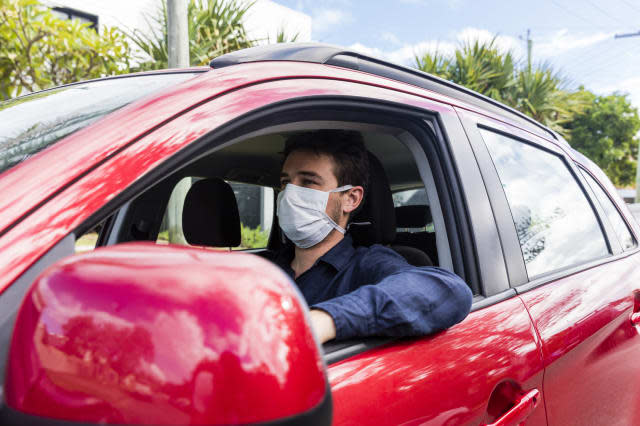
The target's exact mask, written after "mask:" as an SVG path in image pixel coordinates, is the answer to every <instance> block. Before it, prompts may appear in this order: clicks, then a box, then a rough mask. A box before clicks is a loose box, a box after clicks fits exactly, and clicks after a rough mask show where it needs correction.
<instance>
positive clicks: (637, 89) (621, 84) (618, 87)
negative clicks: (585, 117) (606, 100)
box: [592, 77, 640, 108]
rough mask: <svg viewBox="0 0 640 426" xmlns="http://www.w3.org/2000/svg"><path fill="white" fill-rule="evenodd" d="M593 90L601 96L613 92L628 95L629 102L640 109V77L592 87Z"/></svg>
mask: <svg viewBox="0 0 640 426" xmlns="http://www.w3.org/2000/svg"><path fill="white" fill-rule="evenodd" d="M592 88H593V90H594V91H595V92H596V93H598V94H600V95H610V94H611V93H613V92H618V93H628V94H629V98H628V99H629V100H630V101H631V103H632V104H633V105H634V106H635V107H638V108H640V77H630V78H627V79H624V80H621V81H618V82H616V83H614V84H610V85H600V86H597V85H596V86H592Z"/></svg>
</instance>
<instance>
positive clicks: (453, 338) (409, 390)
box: [329, 297, 546, 426]
mask: <svg viewBox="0 0 640 426" xmlns="http://www.w3.org/2000/svg"><path fill="white" fill-rule="evenodd" d="M537 340H538V339H537V336H536V332H535V330H534V328H533V326H532V324H531V320H530V318H529V315H528V313H527V311H526V309H525V308H524V305H523V304H522V301H521V300H520V299H519V298H517V297H514V298H512V299H509V300H507V301H504V302H502V303H498V304H496V305H493V306H490V307H488V308H485V309H482V310H479V311H476V312H473V313H471V314H470V315H469V317H467V318H466V319H465V320H464V321H463V322H462V323H460V324H457V325H455V326H453V327H451V328H450V329H448V330H446V331H444V332H441V333H439V334H437V335H435V336H432V337H428V338H424V339H420V340H417V341H416V340H408V341H406V342H404V343H397V344H394V345H392V346H388V347H386V348H381V349H375V350H371V351H368V352H365V353H364V354H362V355H359V356H356V357H353V358H349V359H347V360H344V361H342V362H340V363H337V364H333V365H330V366H329V381H330V383H331V391H332V395H333V403H334V424H336V425H343V424H345V425H346V424H351V425H355V424H357V425H381V424H388V425H391V424H396V425H399V424H402V425H472V424H473V425H478V424H481V423H484V422H486V423H490V422H493V421H494V420H495V416H494V417H490V416H488V414H487V410H488V406H487V401H495V402H499V401H497V400H498V399H499V397H500V395H499V390H500V386H501V385H506V384H513V385H514V386H515V387H516V388H517V389H518V390H519V391H521V392H522V393H526V392H527V391H530V390H532V389H538V390H540V391H542V377H543V367H542V363H541V348H540V346H539V342H538V341H537ZM426 384H427V385H426ZM354 395H362V397H361V398H354V397H353V396H354ZM365 395H366V397H365ZM490 404H491V402H490ZM507 409H508V408H507V407H504V406H503V407H500V408H499V409H498V410H497V411H498V412H497V414H498V415H501V414H503V413H504V412H506V411H507ZM526 424H527V425H531V426H535V425H545V424H546V418H545V409H544V405H543V404H540V405H539V406H538V407H537V408H536V409H535V410H534V411H533V413H532V414H531V415H530V416H529V417H528V418H527V422H526Z"/></svg>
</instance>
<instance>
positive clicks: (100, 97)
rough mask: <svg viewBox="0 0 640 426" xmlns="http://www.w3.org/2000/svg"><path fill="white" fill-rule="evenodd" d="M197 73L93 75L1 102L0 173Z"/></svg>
mask: <svg viewBox="0 0 640 426" xmlns="http://www.w3.org/2000/svg"><path fill="white" fill-rule="evenodd" d="M194 75H195V73H171V74H152V75H150V74H147V75H139V76H131V77H122V78H113V79H107V80H98V81H90V82H86V83H80V84H73V85H69V86H64V87H59V88H57V89H52V90H45V91H43V92H38V93H34V94H31V95H27V96H22V97H19V98H15V99H11V100H8V101H5V102H2V103H0V173H2V172H4V171H6V170H8V169H10V168H11V167H13V166H15V165H17V164H19V163H21V162H22V161H24V160H25V159H27V158H29V157H30V156H32V155H34V154H36V153H37V152H39V151H42V150H43V149H45V148H47V147H48V146H51V145H53V144H54V143H56V142H57V141H59V140H61V139H62V138H64V137H66V136H69V135H70V134H72V133H74V132H77V131H78V130H80V129H82V128H83V127H86V126H88V125H89V124H91V123H93V122H95V121H97V120H98V119H100V118H102V117H104V116H105V115H107V114H109V113H111V112H113V111H115V110H117V109H120V108H122V107H124V106H125V105H127V104H129V103H131V102H133V101H135V100H137V99H139V98H141V97H143V96H145V95H148V94H150V93H152V92H154V91H156V90H159V89H161V88H164V87H166V86H169V85H172V84H177V83H180V82H181V81H184V80H186V79H188V78H191V77H193V76H194Z"/></svg>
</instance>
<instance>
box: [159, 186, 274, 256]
mask: <svg viewBox="0 0 640 426" xmlns="http://www.w3.org/2000/svg"><path fill="white" fill-rule="evenodd" d="M198 179H199V178H195V177H186V178H183V179H182V180H180V181H179V182H178V183H177V184H176V186H175V187H174V189H173V191H172V193H171V198H170V201H169V203H168V207H167V211H165V213H164V217H163V219H162V225H161V226H160V232H159V233H158V237H157V240H156V242H157V243H158V244H169V243H172V244H182V245H187V241H186V240H185V238H184V235H183V234H182V227H181V226H174V227H172V226H171V223H170V222H171V217H170V215H169V213H168V210H169V208H171V206H172V205H176V204H177V205H179V204H180V203H183V202H184V197H185V196H186V193H187V191H188V190H189V187H190V186H191V185H192V184H193V183H194V182H196V181H197V180H198ZM227 183H228V184H229V185H230V186H231V188H232V189H233V193H234V195H235V197H236V202H237V204H238V213H239V215H240V230H241V243H240V245H239V246H237V247H231V248H232V249H234V250H249V249H261V248H266V247H267V245H268V242H269V236H270V234H271V228H272V225H273V216H274V209H275V201H274V190H273V188H270V187H265V186H260V185H252V184H246V183H238V182H227ZM177 199H181V200H182V201H181V202H178V203H176V200H177ZM174 216H175V217H176V218H177V220H176V223H178V224H181V223H182V212H181V210H180V209H178V212H176V214H174Z"/></svg>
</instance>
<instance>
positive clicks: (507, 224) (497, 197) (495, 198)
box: [466, 119, 619, 291]
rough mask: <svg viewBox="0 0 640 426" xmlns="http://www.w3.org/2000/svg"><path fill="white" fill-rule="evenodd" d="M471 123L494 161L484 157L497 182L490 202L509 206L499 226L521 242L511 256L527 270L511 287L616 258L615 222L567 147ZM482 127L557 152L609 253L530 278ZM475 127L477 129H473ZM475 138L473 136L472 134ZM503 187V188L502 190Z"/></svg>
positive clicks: (481, 148) (526, 286) (527, 285)
mask: <svg viewBox="0 0 640 426" xmlns="http://www.w3.org/2000/svg"><path fill="white" fill-rule="evenodd" d="M466 122H467V125H471V126H473V127H475V128H476V129H477V134H476V135H474V136H476V137H474V142H473V143H474V144H476V145H478V144H479V143H480V142H481V145H480V146H476V148H477V149H478V152H480V153H481V154H482V153H483V152H485V153H486V156H488V160H489V161H490V164H489V163H487V161H486V160H487V159H486V158H484V161H483V162H482V163H483V164H482V165H483V169H484V170H485V173H486V174H487V175H493V176H494V177H492V178H491V180H492V181H494V184H493V188H492V191H490V192H491V193H490V201H491V202H492V205H493V204H494V203H495V204H496V205H497V206H501V205H502V206H504V205H506V207H507V208H508V210H507V212H508V215H505V214H502V215H500V216H499V217H496V222H497V223H498V226H499V228H500V229H501V231H502V232H504V234H505V236H506V237H507V238H509V239H510V240H511V241H512V242H515V243H516V244H517V250H511V252H510V254H509V256H510V257H517V258H519V259H521V265H522V268H524V270H521V271H519V272H518V275H517V276H518V277H519V278H520V279H519V280H517V281H515V280H514V281H512V282H511V286H512V287H513V288H516V289H523V291H527V289H529V288H530V287H531V283H534V286H538V285H539V284H538V282H540V281H541V280H542V281H543V282H549V281H552V280H553V279H547V280H545V278H547V277H556V278H554V279H557V278H558V277H559V276H562V275H563V274H573V273H575V272H576V271H579V270H583V269H588V268H590V267H592V266H593V264H594V263H596V264H597V263H598V262H606V261H607V260H608V259H611V258H612V257H615V256H616V255H617V254H618V253H619V252H618V253H616V246H619V242H618V240H617V237H615V240H612V235H613V234H612V232H613V229H612V227H611V225H610V224H609V221H608V220H603V217H602V215H603V214H604V212H603V211H602V207H601V206H600V205H599V204H598V203H595V202H594V200H593V199H592V196H591V194H590V189H587V186H586V185H587V182H586V181H585V180H584V177H583V176H582V175H581V174H580V171H579V170H578V169H577V168H576V165H575V161H574V160H573V158H571V157H570V156H569V155H568V154H567V153H566V152H565V151H564V150H563V149H561V148H560V147H558V146H557V145H555V144H551V143H548V142H546V141H545V142H544V143H543V142H541V141H540V140H538V138H536V137H535V136H530V137H529V138H528V139H525V138H523V137H521V136H519V135H516V134H515V133H516V132H514V133H510V132H508V131H507V130H505V129H504V128H499V127H497V126H496V127H494V126H491V125H490V124H488V123H487V122H484V121H483V122H480V121H476V120H471V119H467V120H466ZM480 129H485V130H487V131H490V132H494V133H497V134H499V135H502V136H504V137H508V138H511V139H514V140H517V141H518V142H521V143H524V144H527V145H530V146H532V147H533V148H536V149H541V150H543V151H546V152H548V153H549V154H551V155H555V156H557V157H559V158H560V160H562V161H563V162H564V164H565V166H566V167H567V168H568V170H569V172H570V173H571V175H572V176H573V178H574V179H575V180H576V182H577V183H578V187H579V188H580V190H581V191H582V193H583V194H584V196H585V198H586V199H587V202H588V203H589V205H590V206H591V208H592V210H593V212H594V215H595V217H596V220H597V221H598V226H599V227H600V231H601V232H602V235H603V238H604V240H605V244H606V245H607V250H608V252H609V253H608V254H607V255H605V256H602V257H599V258H596V259H591V260H589V261H587V262H583V263H580V264H575V265H569V266H567V267H564V268H560V269H556V270H553V271H550V272H548V273H545V274H541V275H536V276H533V277H529V276H528V273H527V270H526V265H525V263H524V257H523V255H522V250H521V248H520V242H519V241H518V237H517V234H516V231H515V225H514V223H513V217H512V215H511V209H510V207H509V203H508V200H507V196H506V193H505V192H504V190H503V189H502V184H501V182H500V178H499V176H498V172H497V170H496V168H495V165H494V163H493V160H492V159H491V156H490V154H489V151H488V148H487V147H486V144H485V143H484V139H482V135H481V134H480ZM470 130H473V129H470ZM470 133H471V134H474V132H473V131H471V132H470ZM478 138H479V139H478ZM470 139H471V137H470ZM498 189H499V190H498ZM511 245H514V244H513V243H511ZM519 263H520V262H515V261H514V263H513V264H512V265H511V266H512V267H513V266H514V265H517V264H519ZM523 272H524V276H526V277H527V279H526V281H522V277H521V276H520V274H522V273H523Z"/></svg>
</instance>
